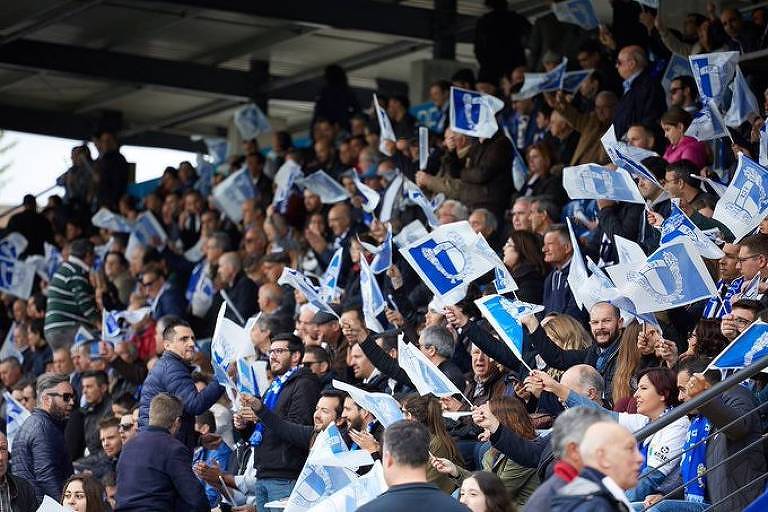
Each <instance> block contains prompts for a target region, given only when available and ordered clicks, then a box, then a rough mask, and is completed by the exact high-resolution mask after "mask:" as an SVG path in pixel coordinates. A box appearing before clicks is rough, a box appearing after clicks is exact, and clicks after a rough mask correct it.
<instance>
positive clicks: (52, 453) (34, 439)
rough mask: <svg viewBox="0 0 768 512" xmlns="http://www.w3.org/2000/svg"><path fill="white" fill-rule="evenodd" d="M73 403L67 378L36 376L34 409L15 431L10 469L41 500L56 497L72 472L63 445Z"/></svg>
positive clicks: (71, 391) (73, 399)
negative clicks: (29, 484)
mask: <svg viewBox="0 0 768 512" xmlns="http://www.w3.org/2000/svg"><path fill="white" fill-rule="evenodd" d="M74 405H75V392H74V391H73V390H72V386H71V385H70V384H69V377H68V376H66V375H57V374H53V373H45V374H43V375H41V376H40V377H38V379H37V408H35V409H34V410H33V411H32V416H30V417H29V418H27V419H26V421H24V423H23V424H22V425H21V427H19V430H18V431H17V432H16V437H15V438H14V440H13V441H14V442H13V466H12V467H13V472H14V473H15V474H16V475H18V476H20V477H21V478H24V479H26V480H27V481H29V483H31V484H32V487H34V489H35V494H36V495H37V497H38V498H39V499H42V498H43V496H45V495H46V494H47V495H49V496H59V495H60V494H61V489H62V488H63V487H64V482H65V481H66V480H67V478H69V477H70V476H71V475H72V472H73V470H72V459H70V457H69V453H68V452H67V450H66V449H65V448H64V447H65V446H66V443H65V442H64V425H65V423H66V421H67V419H68V418H69V415H70V414H71V412H72V408H73V407H74Z"/></svg>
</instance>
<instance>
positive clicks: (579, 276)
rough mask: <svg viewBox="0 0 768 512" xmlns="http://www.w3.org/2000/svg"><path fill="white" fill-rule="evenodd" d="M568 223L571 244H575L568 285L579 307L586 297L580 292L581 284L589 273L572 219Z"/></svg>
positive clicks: (567, 220)
mask: <svg viewBox="0 0 768 512" xmlns="http://www.w3.org/2000/svg"><path fill="white" fill-rule="evenodd" d="M565 222H566V223H567V224H568V233H569V234H570V237H571V245H572V246H573V256H572V257H571V263H570V265H569V267H568V286H569V287H570V288H571V294H573V299H574V300H575V301H576V305H577V306H579V307H583V306H584V303H585V301H584V298H583V297H582V296H581V293H579V290H580V288H581V284H582V283H583V282H584V281H586V280H587V277H588V276H589V274H587V266H586V265H585V264H584V257H583V256H582V255H581V248H580V247H579V240H578V238H576V235H575V234H574V232H573V226H572V225H571V219H568V218H567V219H565Z"/></svg>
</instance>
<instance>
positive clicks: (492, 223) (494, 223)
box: [472, 208, 499, 232]
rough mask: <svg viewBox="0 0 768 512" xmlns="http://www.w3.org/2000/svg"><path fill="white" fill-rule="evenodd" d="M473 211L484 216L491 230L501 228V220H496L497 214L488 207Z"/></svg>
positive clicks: (486, 224)
mask: <svg viewBox="0 0 768 512" xmlns="http://www.w3.org/2000/svg"><path fill="white" fill-rule="evenodd" d="M472 213H480V214H482V215H483V217H484V219H485V220H484V224H485V226H486V227H487V228H488V229H490V230H491V231H494V232H495V231H496V230H497V229H498V228H499V221H498V220H496V216H495V215H494V214H493V212H492V211H491V210H489V209H488V208H476V209H475V210H474V211H473V212H472Z"/></svg>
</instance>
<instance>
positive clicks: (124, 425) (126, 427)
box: [118, 423, 133, 432]
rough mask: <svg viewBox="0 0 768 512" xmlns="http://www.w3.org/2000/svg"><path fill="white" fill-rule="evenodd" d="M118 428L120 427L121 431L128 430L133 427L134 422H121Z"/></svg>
mask: <svg viewBox="0 0 768 512" xmlns="http://www.w3.org/2000/svg"><path fill="white" fill-rule="evenodd" d="M118 428H119V429H120V432H128V431H129V430H131V429H132V428H133V423H121V424H120V426H119V427H118Z"/></svg>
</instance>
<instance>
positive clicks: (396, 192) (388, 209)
mask: <svg viewBox="0 0 768 512" xmlns="http://www.w3.org/2000/svg"><path fill="white" fill-rule="evenodd" d="M403 179H404V178H403V175H402V173H400V172H399V171H398V172H397V174H396V175H395V177H394V178H392V181H390V182H389V185H387V189H386V190H385V191H384V197H383V199H382V200H381V208H379V220H380V221H381V222H389V221H390V220H392V212H393V211H394V210H395V207H396V206H399V205H400V200H401V197H402V195H403V194H402V188H403Z"/></svg>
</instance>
